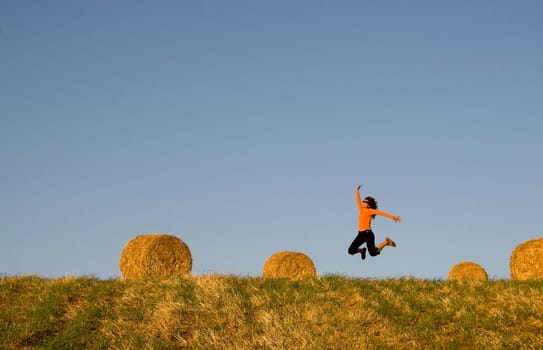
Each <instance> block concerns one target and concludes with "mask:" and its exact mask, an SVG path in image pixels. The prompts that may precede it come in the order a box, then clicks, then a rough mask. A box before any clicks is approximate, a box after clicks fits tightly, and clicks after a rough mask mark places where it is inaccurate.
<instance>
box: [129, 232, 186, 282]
mask: <svg viewBox="0 0 543 350" xmlns="http://www.w3.org/2000/svg"><path fill="white" fill-rule="evenodd" d="M119 267H120V269H121V273H122V274H123V277H124V278H125V279H138V278H165V277H172V276H180V275H188V274H190V273H191V271H192V256H191V254H190V250H189V247H188V246H187V245H186V244H185V243H184V242H183V241H182V240H181V239H179V238H178V237H175V236H172V235H168V234H147V235H139V236H136V237H135V238H133V239H132V240H130V241H129V242H128V243H127V244H126V246H125V247H124V249H123V251H122V253H121V260H120V262H119Z"/></svg>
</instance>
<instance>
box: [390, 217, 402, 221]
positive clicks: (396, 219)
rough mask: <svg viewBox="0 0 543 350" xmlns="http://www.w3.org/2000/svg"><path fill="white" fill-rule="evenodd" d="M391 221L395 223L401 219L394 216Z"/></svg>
mask: <svg viewBox="0 0 543 350" xmlns="http://www.w3.org/2000/svg"><path fill="white" fill-rule="evenodd" d="M392 220H394V221H395V222H399V221H402V218H401V217H399V216H394V217H392Z"/></svg>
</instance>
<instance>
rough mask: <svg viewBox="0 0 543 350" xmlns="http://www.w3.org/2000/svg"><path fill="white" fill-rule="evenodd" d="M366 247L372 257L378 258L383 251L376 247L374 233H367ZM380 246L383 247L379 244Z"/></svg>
mask: <svg viewBox="0 0 543 350" xmlns="http://www.w3.org/2000/svg"><path fill="white" fill-rule="evenodd" d="M366 232H367V233H366V246H367V247H368V252H369V253H370V255H371V256H376V255H379V254H380V253H381V249H380V248H378V247H376V246H375V235H374V234H373V232H372V231H366ZM379 246H381V245H380V244H379Z"/></svg>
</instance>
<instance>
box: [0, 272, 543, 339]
mask: <svg viewBox="0 0 543 350" xmlns="http://www.w3.org/2000/svg"><path fill="white" fill-rule="evenodd" d="M180 348H187V349H537V348H543V282H541V281H539V282H513V281H487V282H472V283H459V282H447V281H429V280H417V279H387V280H370V279H350V278H345V277H339V276H326V277H322V278H315V279H307V280H303V281H289V280H282V279H279V280H265V279H261V278H252V277H238V276H215V275H210V276H194V277H190V278H180V279H169V280H163V281H122V280H99V279H95V278H88V277H80V278H73V277H67V278H60V279H44V278H39V277H35V276H29V277H3V278H0V349H180Z"/></svg>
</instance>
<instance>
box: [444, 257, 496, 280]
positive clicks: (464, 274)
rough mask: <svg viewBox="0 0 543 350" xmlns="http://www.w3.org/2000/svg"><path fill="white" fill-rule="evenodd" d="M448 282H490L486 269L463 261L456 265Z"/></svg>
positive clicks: (450, 273) (450, 272)
mask: <svg viewBox="0 0 543 350" xmlns="http://www.w3.org/2000/svg"><path fill="white" fill-rule="evenodd" d="M447 279H448V280H463V281H466V280H470V281H473V280H482V281H486V280H488V275H487V274H486V271H485V269H483V268H482V267H481V266H480V265H478V264H476V263H474V262H471V261H462V262H459V263H458V264H456V265H454V266H453V267H452V268H451V270H450V271H449V275H448V277H447Z"/></svg>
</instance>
